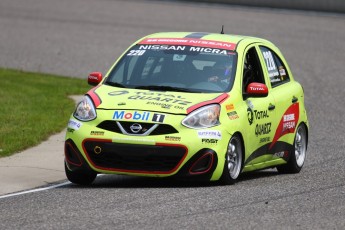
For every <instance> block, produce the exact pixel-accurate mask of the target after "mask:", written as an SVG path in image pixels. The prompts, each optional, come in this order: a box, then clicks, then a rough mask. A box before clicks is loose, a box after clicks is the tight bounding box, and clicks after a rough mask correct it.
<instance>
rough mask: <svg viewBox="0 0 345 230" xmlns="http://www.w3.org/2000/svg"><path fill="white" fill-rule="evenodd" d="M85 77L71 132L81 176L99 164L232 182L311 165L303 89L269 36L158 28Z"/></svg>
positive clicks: (74, 166) (71, 159)
mask: <svg viewBox="0 0 345 230" xmlns="http://www.w3.org/2000/svg"><path fill="white" fill-rule="evenodd" d="M88 83H89V84H90V85H92V86H93V88H92V89H91V90H90V91H88V92H87V93H86V94H85V95H84V97H83V99H82V100H81V101H80V102H79V103H78V104H77V106H76V109H75V111H74V112H73V114H72V115H71V117H70V120H69V122H68V126H67V132H66V139H65V151H64V152H65V162H64V164H65V171H66V176H67V178H68V180H69V181H71V182H73V183H75V184H81V185H88V184H91V183H92V182H93V181H94V180H95V178H96V176H97V174H122V175H134V176H149V177H173V178H181V179H192V180H206V181H220V182H221V183H223V184H234V183H235V182H236V181H237V180H238V179H239V176H240V174H241V173H243V172H249V171H254V170H261V169H267V168H277V170H278V171H279V172H280V173H298V172H300V170H301V169H302V167H303V165H304V162H305V159H306V151H307V144H308V132H309V123H308V118H307V112H306V109H305V104H304V91H303V88H302V86H301V85H300V84H299V83H298V82H297V81H295V79H294V77H293V75H292V72H291V70H290V68H289V65H288V63H287V62H286V60H285V58H284V57H283V55H282V53H281V52H280V51H279V49H278V48H277V47H276V46H275V45H274V44H272V43H271V42H269V41H267V40H265V39H261V38H256V37H248V36H239V35H228V34H223V33H220V34H216V33H203V32H164V33H156V34H152V35H148V36H146V37H143V38H140V39H139V40H138V41H136V42H135V43H134V44H132V45H131V46H130V47H129V48H128V49H127V50H126V51H125V52H124V53H123V54H122V55H121V56H120V57H119V59H118V60H117V61H116V62H115V63H114V65H113V66H112V67H111V68H110V70H109V71H108V73H107V74H106V75H105V76H104V77H103V75H102V73H100V72H93V73H91V74H90V75H89V76H88Z"/></svg>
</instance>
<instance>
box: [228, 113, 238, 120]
mask: <svg viewBox="0 0 345 230" xmlns="http://www.w3.org/2000/svg"><path fill="white" fill-rule="evenodd" d="M227 114H228V117H229V119H230V120H235V119H237V118H239V116H238V114H237V112H236V111H232V112H229V113H227Z"/></svg>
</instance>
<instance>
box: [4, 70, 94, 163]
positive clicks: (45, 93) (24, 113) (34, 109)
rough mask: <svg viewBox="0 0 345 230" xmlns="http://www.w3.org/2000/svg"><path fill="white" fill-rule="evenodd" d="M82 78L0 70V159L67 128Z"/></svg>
mask: <svg viewBox="0 0 345 230" xmlns="http://www.w3.org/2000/svg"><path fill="white" fill-rule="evenodd" d="M89 89H90V86H89V85H88V84H87V81H86V80H85V79H84V80H82V79H76V78H68V77H58V76H54V75H48V74H40V73H28V72H22V71H17V70H10V69H1V68H0V106H1V107H0V157H4V156H9V155H11V154H13V153H16V152H18V151H21V150H24V149H26V148H28V147H31V146H34V145H37V144H39V143H40V142H42V141H43V140H46V139H47V138H48V137H49V136H50V135H52V134H54V133H57V132H60V131H61V130H63V128H64V127H66V126H67V122H68V119H69V116H70V115H71V113H72V112H73V110H74V107H75V103H74V101H73V100H72V99H70V98H68V95H81V94H84V93H85V92H87V90H89Z"/></svg>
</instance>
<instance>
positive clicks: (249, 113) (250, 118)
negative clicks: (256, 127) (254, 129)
mask: <svg viewBox="0 0 345 230" xmlns="http://www.w3.org/2000/svg"><path fill="white" fill-rule="evenodd" d="M247 117H248V122H249V125H252V124H253V122H254V113H253V110H252V109H251V108H249V107H248V109H247Z"/></svg>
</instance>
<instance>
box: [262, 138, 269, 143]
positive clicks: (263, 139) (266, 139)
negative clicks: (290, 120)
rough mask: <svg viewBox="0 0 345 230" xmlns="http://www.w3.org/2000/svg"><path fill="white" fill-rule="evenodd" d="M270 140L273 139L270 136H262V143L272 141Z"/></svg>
mask: <svg viewBox="0 0 345 230" xmlns="http://www.w3.org/2000/svg"><path fill="white" fill-rule="evenodd" d="M270 140H271V138H270V137H262V138H260V143H265V142H270Z"/></svg>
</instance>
